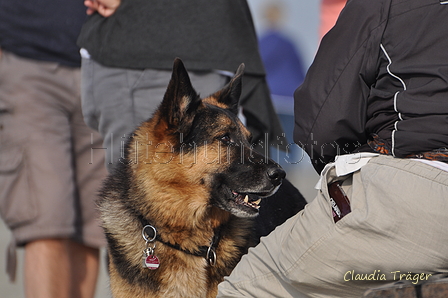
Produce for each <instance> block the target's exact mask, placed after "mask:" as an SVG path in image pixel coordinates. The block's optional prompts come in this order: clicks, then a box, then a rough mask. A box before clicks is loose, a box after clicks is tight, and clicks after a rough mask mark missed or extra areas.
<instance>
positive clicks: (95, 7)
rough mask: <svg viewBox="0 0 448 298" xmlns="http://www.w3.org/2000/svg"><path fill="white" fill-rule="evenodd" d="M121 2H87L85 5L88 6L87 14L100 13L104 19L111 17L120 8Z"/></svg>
mask: <svg viewBox="0 0 448 298" xmlns="http://www.w3.org/2000/svg"><path fill="white" fill-rule="evenodd" d="M120 3H121V0H85V1H84V5H85V6H87V14H88V15H91V14H93V13H95V12H98V13H99V14H100V15H102V16H103V17H106V18H107V17H110V16H111V15H113V14H114V12H115V11H116V10H117V8H118V6H120Z"/></svg>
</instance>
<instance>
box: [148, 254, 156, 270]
mask: <svg viewBox="0 0 448 298" xmlns="http://www.w3.org/2000/svg"><path fill="white" fill-rule="evenodd" d="M145 265H146V268H148V269H151V270H156V269H157V268H159V265H160V262H159V258H158V257H156V256H154V255H152V256H147V257H146V259H145Z"/></svg>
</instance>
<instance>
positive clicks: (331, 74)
mask: <svg viewBox="0 0 448 298" xmlns="http://www.w3.org/2000/svg"><path fill="white" fill-rule="evenodd" d="M390 1H391V0H376V1H371V0H351V1H348V3H347V5H346V7H345V8H344V9H343V11H342V12H341V15H340V17H339V19H338V21H337V22H336V25H335V26H334V27H333V29H332V30H330V32H328V33H327V35H325V36H324V38H323V39H322V41H321V44H320V46H319V49H318V52H317V54H316V57H315V59H314V62H313V64H312V65H311V67H310V69H309V70H308V73H307V75H306V78H305V80H304V83H303V84H302V85H301V86H300V87H299V88H298V89H297V90H296V91H295V93H294V114H295V127H294V141H295V142H296V143H297V144H298V145H299V146H301V147H302V148H303V149H304V150H305V151H306V152H307V153H308V155H309V156H310V158H311V161H312V163H313V166H314V168H315V169H316V171H317V172H318V173H320V172H321V171H322V169H323V168H324V166H325V164H326V163H328V162H330V161H332V160H333V159H334V157H335V156H336V155H341V154H348V153H352V152H353V151H355V150H356V148H358V147H359V146H361V145H363V144H365V143H366V141H367V136H366V133H365V123H366V108H367V98H368V95H369V91H370V86H371V85H372V84H374V82H375V77H376V72H377V71H376V70H377V63H378V55H379V51H380V41H381V35H382V32H383V31H384V27H385V25H386V20H387V14H388V10H389V6H390Z"/></svg>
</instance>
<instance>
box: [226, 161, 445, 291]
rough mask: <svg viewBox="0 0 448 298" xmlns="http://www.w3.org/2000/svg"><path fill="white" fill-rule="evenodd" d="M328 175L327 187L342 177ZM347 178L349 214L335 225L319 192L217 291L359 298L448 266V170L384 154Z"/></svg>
mask: <svg viewBox="0 0 448 298" xmlns="http://www.w3.org/2000/svg"><path fill="white" fill-rule="evenodd" d="M322 175H323V179H324V185H326V183H329V182H331V181H333V180H334V179H336V178H337V177H336V175H335V170H334V168H329V169H326V170H325V171H324V172H323V173H322ZM344 178H345V179H346V180H345V181H344V183H343V188H344V190H345V191H346V193H347V195H348V197H349V198H350V201H351V208H352V212H351V213H350V214H348V215H346V216H345V217H344V218H343V219H341V220H340V221H338V222H337V223H336V224H335V223H334V221H333V218H332V209H331V205H330V203H329V200H328V199H329V197H328V190H327V189H322V190H320V191H319V192H318V194H317V196H316V198H315V199H314V200H313V201H312V202H311V203H310V204H308V205H307V206H306V208H305V209H304V210H302V211H301V212H300V213H298V214H297V215H296V216H294V217H293V218H291V219H289V220H288V221H287V222H285V223H284V224H283V225H281V226H280V227H278V228H277V229H276V230H275V231H274V232H272V233H271V234H270V235H268V236H267V237H265V238H262V240H261V243H260V244H259V245H258V246H257V247H255V248H253V249H250V250H249V253H248V254H247V255H245V256H244V257H243V258H242V260H241V262H240V263H239V264H238V265H237V267H236V268H235V269H234V271H233V272H232V274H231V275H230V277H228V278H226V279H225V281H224V282H223V283H221V284H220V285H219V294H218V297H258V298H260V297H282V298H286V297H358V298H359V297H361V296H362V294H363V293H364V291H365V290H367V289H368V288H371V287H377V286H380V285H382V284H384V283H390V282H394V281H399V280H400V279H401V280H406V279H408V280H409V279H411V280H413V281H416V280H425V279H427V278H428V277H429V274H434V273H435V272H446V271H448V245H447V243H448V228H447V223H448V172H445V171H443V170H440V169H438V168H435V167H432V166H430V165H427V164H424V163H422V162H419V161H415V160H408V159H397V158H393V157H390V156H378V157H374V158H372V159H371V160H370V161H369V162H368V163H367V164H366V165H365V166H363V167H362V168H361V169H360V170H358V171H356V172H355V173H353V174H351V175H349V176H347V177H344ZM366 279H367V280H366Z"/></svg>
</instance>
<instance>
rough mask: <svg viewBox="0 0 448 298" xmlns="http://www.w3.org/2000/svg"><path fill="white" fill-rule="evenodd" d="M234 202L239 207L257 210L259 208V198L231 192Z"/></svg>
mask: <svg viewBox="0 0 448 298" xmlns="http://www.w3.org/2000/svg"><path fill="white" fill-rule="evenodd" d="M232 194H233V195H234V199H235V202H236V203H237V204H239V205H243V206H247V207H249V208H253V209H256V210H258V209H259V208H260V203H261V198H260V197H259V196H258V195H254V194H240V193H237V192H234V191H232Z"/></svg>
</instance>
